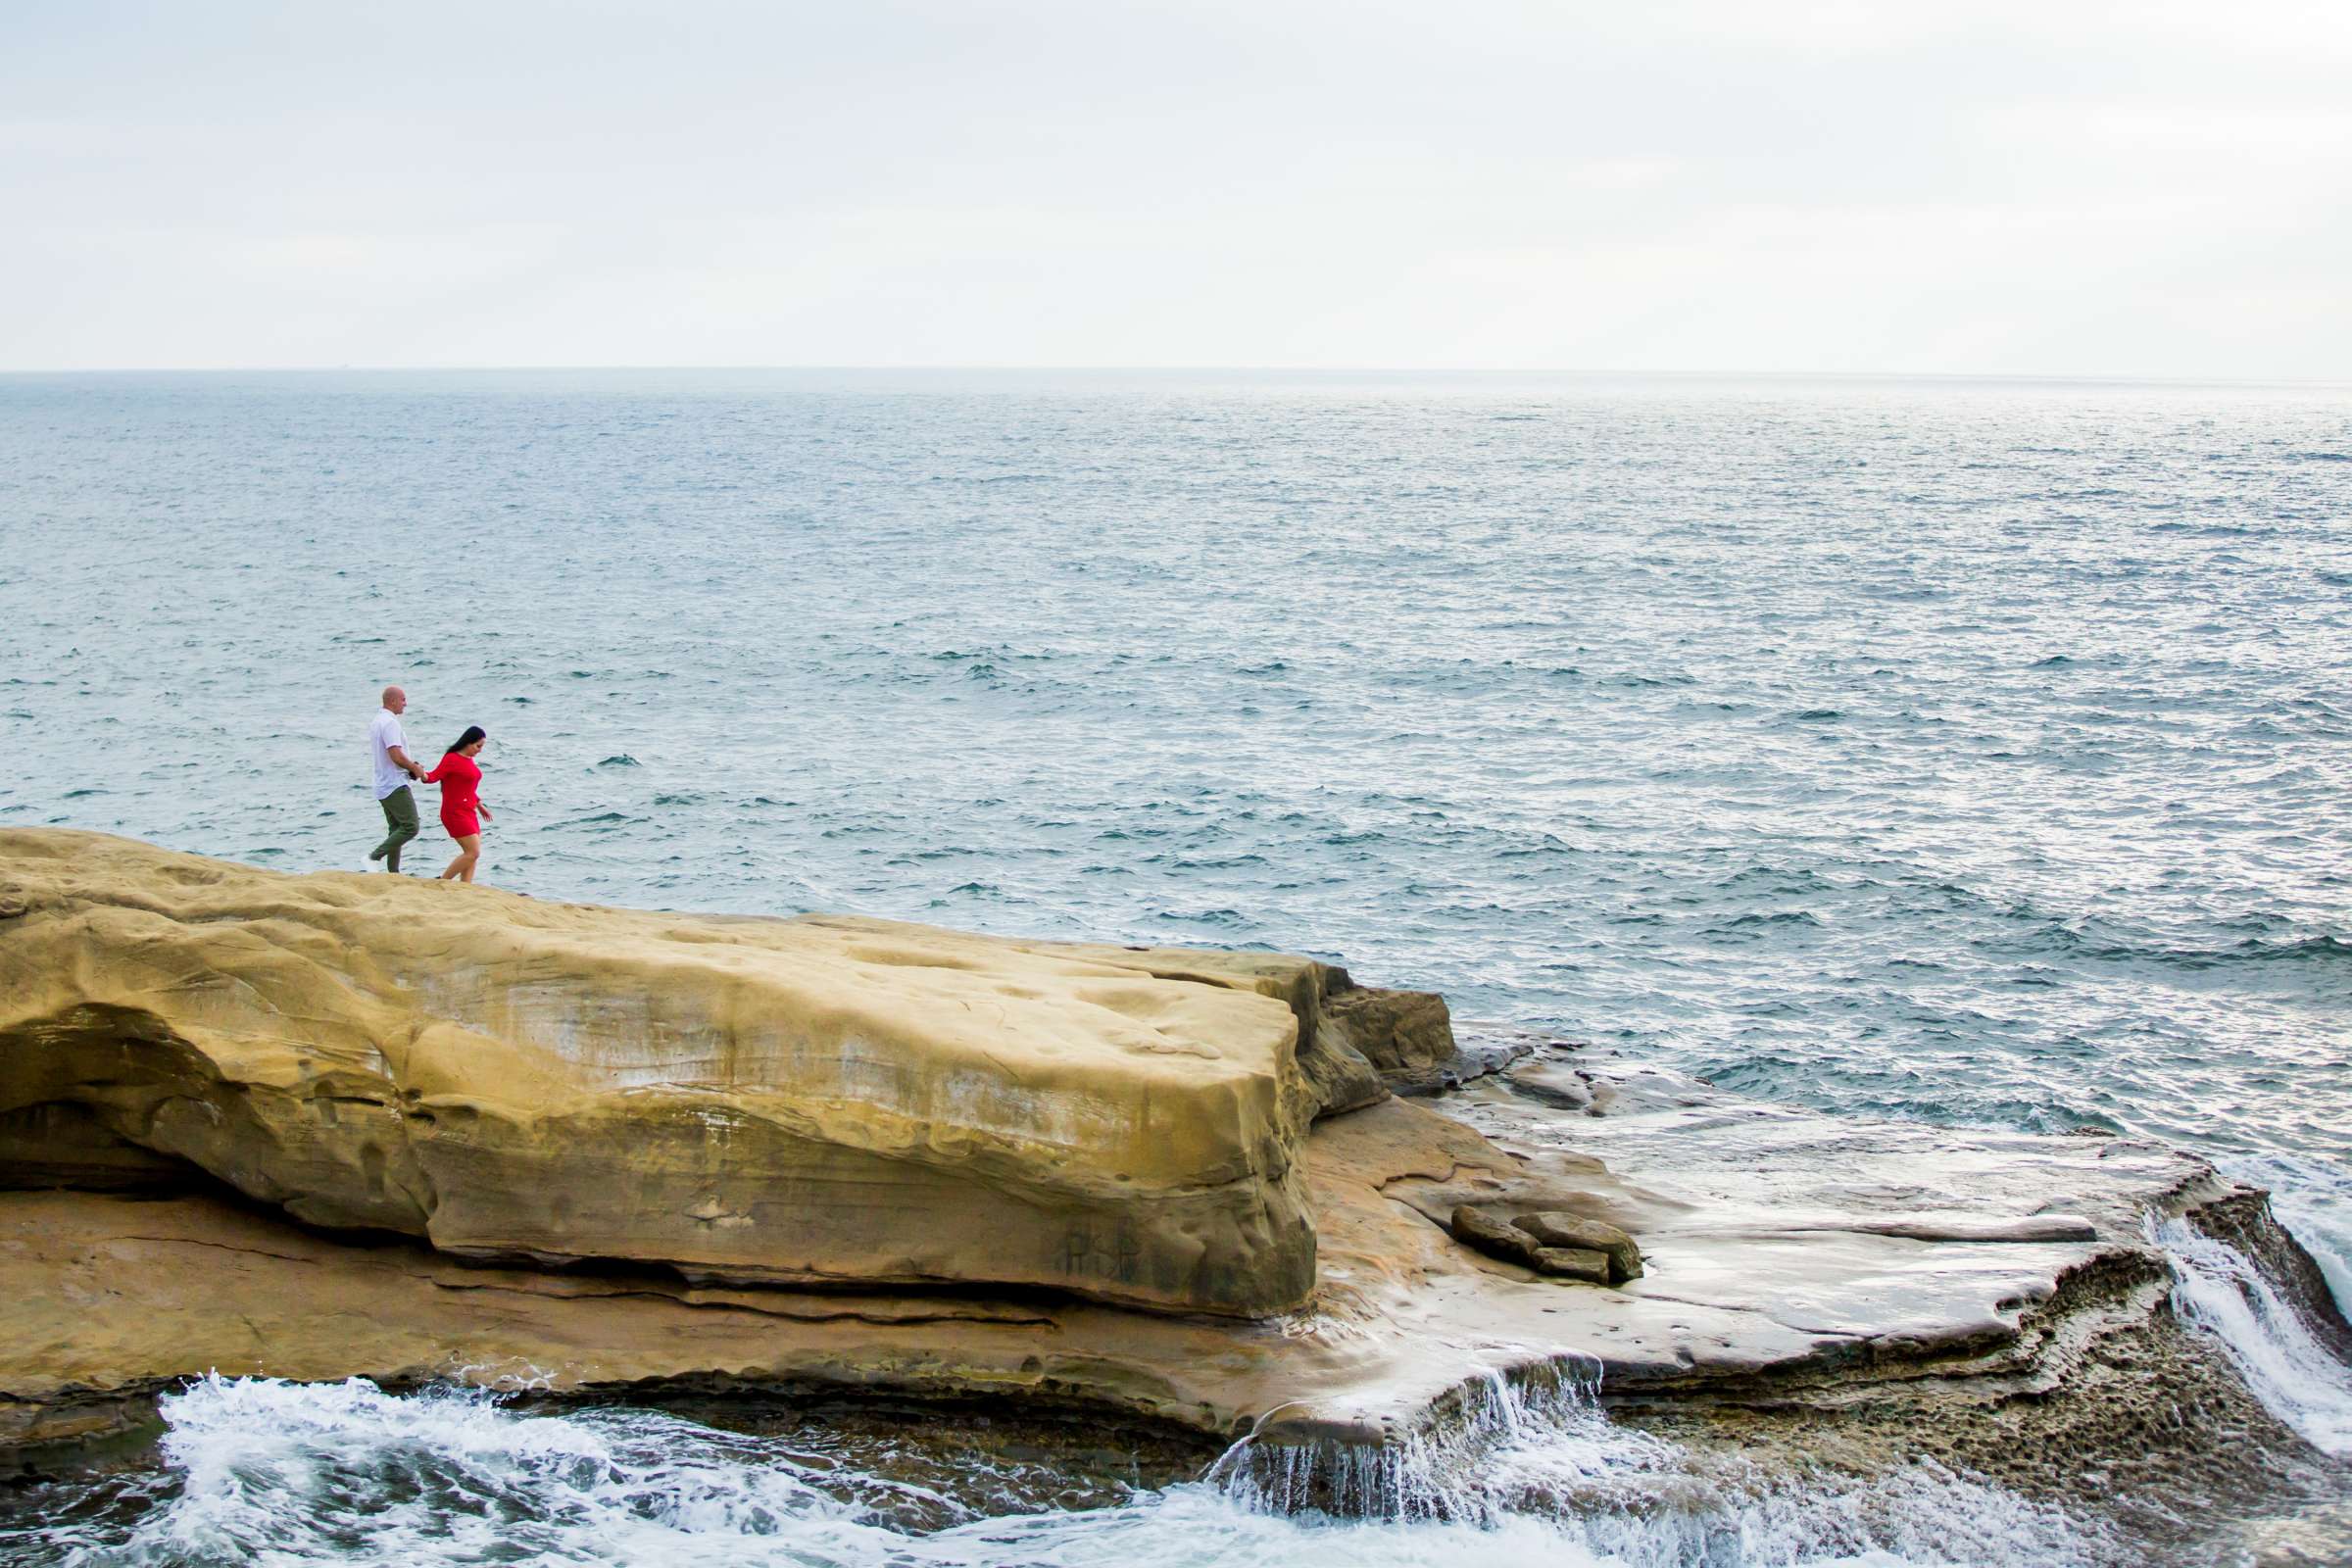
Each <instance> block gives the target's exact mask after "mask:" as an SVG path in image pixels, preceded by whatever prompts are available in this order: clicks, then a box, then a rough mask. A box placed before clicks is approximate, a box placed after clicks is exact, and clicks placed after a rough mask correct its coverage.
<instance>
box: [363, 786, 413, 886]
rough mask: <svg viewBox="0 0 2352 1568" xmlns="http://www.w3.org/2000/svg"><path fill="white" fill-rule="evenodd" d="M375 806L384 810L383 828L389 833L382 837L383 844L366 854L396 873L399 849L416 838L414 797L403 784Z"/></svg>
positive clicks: (398, 864) (398, 866)
mask: <svg viewBox="0 0 2352 1568" xmlns="http://www.w3.org/2000/svg"><path fill="white" fill-rule="evenodd" d="M375 804H376V805H378V806H380V807H382V808H383V809H384V826H386V827H387V828H390V829H391V832H389V833H388V834H386V835H385V836H384V842H383V843H381V844H378V845H377V846H376V847H375V848H374V849H372V850H369V851H368V858H369V859H370V860H381V861H383V862H384V869H385V870H387V871H397V870H399V869H400V852H401V848H402V847H403V846H404V845H406V844H407V843H408V842H409V840H411V839H413V838H415V837H416V836H417V797H416V796H414V795H411V794H410V793H409V787H408V786H407V785H406V784H403V785H402V786H401V787H400V788H398V789H396V790H394V791H393V792H392V793H391V794H389V795H387V796H385V797H384V798H383V799H382V800H380V801H378V802H376V803H375Z"/></svg>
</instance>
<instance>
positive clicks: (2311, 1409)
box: [2149, 1219, 2352, 1457]
mask: <svg viewBox="0 0 2352 1568" xmlns="http://www.w3.org/2000/svg"><path fill="white" fill-rule="evenodd" d="M2149 1230H2150V1235H2151V1236H2152V1238H2153V1239H2154V1240H2155V1242H2156V1243H2157V1245H2159V1246H2161V1247H2162V1248H2163V1249H2164V1250H2165V1253H2166V1255H2167V1256H2168V1257H2169V1258H2170V1260H2171V1262H2172V1269H2173V1305H2174V1309H2175V1310H2176V1311H2178V1312H2179V1313H2180V1316H2181V1317H2182V1318H2183V1319H2185V1320H2186V1321H2188V1322H2189V1323H2192V1324H2194V1325H2196V1326H2197V1327H2198V1328H2200V1329H2203V1330H2204V1331H2205V1332H2207V1333H2209V1334H2211V1335H2212V1336H2213V1337H2214V1338H2215V1339H2216V1340H2217V1341H2218V1342H2220V1344H2221V1347H2222V1349H2223V1351H2224V1352H2225V1353H2226V1354H2227V1355H2228V1356H2229V1359H2230V1361H2231V1363H2232V1364H2234V1365H2235V1366H2236V1368H2237V1371H2238V1375H2239V1376H2240V1377H2242V1378H2244V1379H2245V1381H2246V1386H2247V1387H2248V1388H2250V1389H2251V1390H2253V1392H2254V1396H2255V1397H2256V1398H2258V1399H2260V1400H2261V1401H2262V1403H2263V1406H2264V1408H2266V1409H2268V1410H2269V1411H2270V1412H2271V1413H2272V1414H2273V1415H2275V1416H2277V1417H2278V1419H2279V1420H2281V1421H2283V1422H2285V1423H2286V1424H2287V1425H2288V1426H2291V1427H2293V1428H2294V1429H2295V1430H2296V1431H2297V1432H2299V1433H2301V1434H2302V1435H2303V1437H2304V1438H2305V1439H2306V1440H2307V1441H2309V1442H2310V1443H2311V1444H2312V1446H2315V1447H2317V1448H2319V1449H2320V1450H2321V1451H2322V1452H2325V1453H2329V1454H2334V1455H2337V1456H2339V1457H2341V1456H2344V1455H2347V1454H2352V1367H2346V1366H2345V1365H2344V1363H2343V1362H2342V1361H2340V1360H2338V1359H2336V1357H2335V1355H2334V1354H2333V1353H2332V1352H2331V1351H2330V1350H2329V1349H2328V1348H2327V1346H2326V1345H2325V1344H2323V1343H2322V1342H2321V1340H2320V1338H2319V1336H2318V1335H2317V1334H2316V1333H2314V1332H2313V1329H2312V1326H2311V1324H2310V1323H2309V1322H2308V1321H2306V1319H2305V1318H2304V1316H2303V1314H2302V1313H2301V1312H2299V1311H2297V1310H2296V1308H2295V1305H2294V1303H2293V1302H2292V1301H2290V1300H2288V1299H2286V1298H2285V1297H2284V1296H2282V1295H2281V1294H2280V1293H2279V1291H2278V1287H2277V1286H2276V1285H2275V1284H2274V1283H2273V1281H2272V1280H2271V1279H2270V1278H2269V1277H2268V1276H2267V1275H2265V1274H2264V1273H2263V1271H2262V1270H2261V1269H2260V1268H2259V1267H2257V1266H2256V1264H2255V1262H2254V1260H2253V1259H2252V1258H2250V1257H2248V1256H2247V1255H2246V1254H2245V1253H2244V1252H2242V1251H2240V1250H2237V1249H2236V1248H2234V1247H2232V1246H2230V1245H2229V1243H2227V1242H2223V1241H2217V1240H2216V1239H2214V1238H2213V1237H2210V1236H2206V1235H2204V1234H2202V1233H2201V1232H2199V1231H2197V1230H2196V1229H2194V1228H2193V1227H2192V1226H2190V1225H2189V1224H2188V1223H2187V1222H2185V1221H2183V1220H2180V1219H2167V1220H2162V1221H2158V1222H2155V1223H2153V1224H2152V1225H2151V1226H2150V1227H2149Z"/></svg>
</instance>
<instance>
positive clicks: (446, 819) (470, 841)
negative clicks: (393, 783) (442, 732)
mask: <svg viewBox="0 0 2352 1568" xmlns="http://www.w3.org/2000/svg"><path fill="white" fill-rule="evenodd" d="M489 738H490V736H489V733H488V732H487V731H486V730H484V729H483V728H482V726H481V725H479V724H468V725H466V733H465V734H463V735H461V736H459V737H458V744H457V745H455V746H452V747H451V748H450V749H449V750H448V751H446V752H444V753H442V754H441V765H440V766H438V767H436V768H434V769H433V770H432V771H431V772H430V773H427V774H425V775H424V781H425V782H426V783H427V784H438V785H440V786H441V825H442V827H444V828H446V829H447V830H448V832H449V836H450V837H451V838H453V839H456V840H457V841H458V851H459V854H458V858H456V859H454V860H452V861H450V862H449V869H447V870H446V871H443V872H442V873H441V875H440V877H439V879H438V880H440V881H443V882H447V881H448V880H450V879H451V878H452V877H455V878H456V879H457V880H459V881H460V882H470V881H472V880H473V868H474V866H475V865H476V864H477V863H479V862H480V860H481V858H482V823H483V822H487V821H490V820H492V818H491V815H490V808H488V807H487V806H484V805H483V804H482V801H481V795H480V793H479V792H480V790H481V787H482V770H481V768H480V767H478V766H476V765H475V763H474V759H475V758H477V757H479V756H481V755H482V742H484V741H486V740H488V739H489ZM476 812H479V813H480V816H479V819H478V820H477V819H476V816H475V813H476Z"/></svg>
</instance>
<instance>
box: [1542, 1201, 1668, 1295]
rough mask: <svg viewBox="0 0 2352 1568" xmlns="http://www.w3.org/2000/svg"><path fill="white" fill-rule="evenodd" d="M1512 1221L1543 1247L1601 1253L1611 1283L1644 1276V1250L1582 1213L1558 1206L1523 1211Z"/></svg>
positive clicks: (1628, 1238) (1631, 1239)
mask: <svg viewBox="0 0 2352 1568" xmlns="http://www.w3.org/2000/svg"><path fill="white" fill-rule="evenodd" d="M1511 1224H1512V1225H1514V1226H1515V1227H1517V1228H1518V1229H1520V1230H1522V1231H1525V1232H1526V1233H1527V1234H1528V1235H1530V1236H1532V1237H1534V1238H1535V1239H1536V1241H1537V1242H1538V1243H1539V1244H1541V1245H1542V1246H1544V1247H1551V1248H1574V1249H1579V1250H1592V1251H1596V1252H1599V1253H1600V1254H1601V1255H1602V1256H1604V1257H1605V1258H1606V1259H1607V1260H1608V1278H1607V1283H1609V1284H1619V1283H1622V1282H1623V1281H1626V1280H1638V1279H1640V1278H1641V1277H1642V1249H1641V1248H1640V1247H1638V1246H1636V1245H1635V1242H1634V1239H1633V1238H1632V1237H1631V1236H1628V1235H1627V1234H1626V1233H1625V1232H1623V1231H1621V1230H1619V1229H1618V1228H1617V1227H1616V1226H1614V1225H1610V1224H1607V1223H1605V1222H1603V1221H1601V1220H1596V1219H1587V1218H1585V1217H1584V1216H1583V1215H1581V1214H1569V1213H1564V1212H1562V1211H1561V1210H1559V1209H1552V1210H1549V1211H1547V1212H1544V1213H1538V1214H1520V1215H1518V1216H1516V1217H1514V1218H1513V1219H1512V1221H1511Z"/></svg>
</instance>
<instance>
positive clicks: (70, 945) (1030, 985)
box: [0, 831, 1445, 1315]
mask: <svg viewBox="0 0 2352 1568" xmlns="http://www.w3.org/2000/svg"><path fill="white" fill-rule="evenodd" d="M0 906H4V907H8V908H11V909H14V910H16V911H18V912H15V913H13V914H11V915H9V916H7V917H6V918H4V919H0V1182H4V1184H6V1185H15V1186H39V1185H47V1186H63V1187H85V1188H99V1189H115V1190H121V1189H124V1188H137V1187H141V1186H149V1187H152V1186H154V1185H156V1184H157V1183H159V1182H161V1183H167V1184H168V1183H169V1182H171V1181H172V1179H174V1177H175V1175H178V1174H184V1173H185V1172H187V1171H188V1170H189V1168H190V1167H193V1168H195V1169H196V1170H200V1171H202V1172H204V1173H206V1174H207V1175H209V1176H211V1177H213V1178H216V1179H218V1180H219V1181H221V1182H223V1183H225V1184H227V1185H228V1186H229V1187H232V1188H234V1189H236V1190H237V1191H238V1192H240V1193H243V1194H245V1195H247V1196H248V1197H250V1198H253V1199H257V1200H260V1201H263V1202H266V1203H270V1204H273V1205H276V1206H278V1207H280V1208H282V1209H283V1210H284V1211H285V1212H286V1213H288V1214H289V1215H291V1216H293V1217H294V1218H296V1219H298V1220H301V1221H304V1222H306V1223H308V1224H311V1225H315V1226H319V1227H325V1228H330V1229H337V1230H374V1231H390V1232H396V1233H400V1234H403V1235H409V1236H415V1237H419V1238H421V1239H423V1240H425V1241H427V1242H429V1243H430V1244H431V1246H432V1247H434V1248H435V1249H436V1250H441V1251H443V1252H448V1253H452V1254H457V1255H460V1256H466V1257H473V1258H485V1259H510V1260H530V1261H536V1262H539V1263H570V1262H579V1261H587V1260H593V1261H600V1262H626V1263H640V1264H660V1265H664V1266H668V1267H671V1268H674V1269H676V1270H678V1271H679V1272H680V1273H681V1274H682V1275H684V1276H686V1277H688V1278H691V1279H697V1280H704V1281H728V1282H735V1283H746V1282H753V1283H771V1284H772V1283H783V1282H790V1283H803V1284H818V1285H833V1286H853V1285H854V1286H860V1287H868V1288H870V1287H875V1286H886V1285H897V1286H906V1285H925V1286H950V1285H955V1286H983V1285H985V1286H1029V1287H1046V1288H1051V1289H1054V1290H1061V1291H1067V1292H1071V1293H1074V1294H1077V1295H1081V1296H1086V1297H1091V1298H1095V1299H1103V1300H1108V1301H1116V1302H1120V1303H1123V1304H1128V1305H1133V1306H1140V1307H1147V1308H1155V1309H1174V1310H1192V1311H1204V1312H1212V1313H1230V1314H1236V1315H1263V1314H1268V1313H1274V1312H1280V1311H1283V1310H1286V1309H1289V1308H1292V1307H1295V1306H1298V1305H1299V1304H1300V1303H1302V1302H1303V1301H1304V1300H1305V1299H1307V1297H1308V1295H1309V1293H1310V1291H1311V1290H1312V1287H1313V1284H1314V1279H1315V1233H1314V1227H1313V1221H1312V1216H1311V1214H1310V1213H1309V1210H1308V1205H1307V1201H1306V1196H1305V1190H1304V1186H1303V1183H1302V1180H1301V1177H1300V1174H1299V1147H1300V1144H1301V1142H1302V1140H1303V1139H1304V1137H1305V1135H1306V1130H1307V1127H1308V1125H1309V1124H1310V1123H1311V1122H1312V1121H1313V1120H1314V1118H1315V1117H1317V1116H1318V1115H1321V1114H1324V1113H1325V1112H1327V1111H1330V1110H1333V1109H1345V1108H1350V1107H1353V1106H1359V1105H1363V1104H1367V1103H1372V1102H1375V1101H1377V1100H1379V1099H1381V1098H1383V1097H1384V1096H1385V1093H1386V1091H1385V1089H1384V1088H1383V1087H1382V1085H1381V1083H1380V1080H1379V1078H1378V1075H1377V1073H1376V1072H1375V1071H1374V1069H1373V1068H1372V1066H1371V1065H1370V1063H1368V1062H1367V1061H1366V1060H1365V1058H1364V1057H1363V1055H1362V1054H1360V1053H1359V1052H1357V1051H1356V1050H1355V1049H1354V1047H1353V1046H1352V1045H1351V1043H1350V1042H1351V1040H1352V1039H1353V1038H1355V1037H1357V1036H1361V1037H1364V1038H1367V1039H1373V1040H1378V1041H1382V1042H1392V1041H1394V1040H1395V1039H1396V1038H1397V1036H1398V1034H1399V1025H1398V1023H1397V1019H1398V1018H1399V1017H1401V1018H1403V1019H1404V1020H1405V1022H1404V1025H1403V1028H1402V1033H1404V1034H1405V1035H1406V1036H1407V1037H1409V1038H1413V1039H1419V1040H1426V1039H1428V1038H1431V1037H1434V1036H1435V1035H1436V1034H1437V1033H1440V1032H1442V1031H1443V1030H1444V1023H1445V1019H1444V1004H1443V1003H1442V1002H1439V1001H1437V999H1435V998H1432V997H1428V996H1426V995H1424V994H1413V993H1386V992H1379V991H1372V990H1368V989H1365V988H1360V987H1356V986H1354V985H1353V984H1352V982H1350V981H1349V980H1348V977H1347V975H1346V973H1345V972H1344V971H1341V970H1338V969H1336V968H1333V967H1331V966H1328V965H1324V964H1320V963H1317V962H1314V961H1312V960H1310V959H1306V958H1297V957H1288V956H1280V955H1273V954H1262V955H1261V954H1213V953H1199V952H1174V951H1160V950H1132V949H1125V948H1116V947H1095V946H1074V945H1057V944H1047V943H1022V942H1008V941H997V940H991V939H987V938H980V937H971V936H963V935H958V934H956V933H951V932H945V931H938V930H932V929H929V928H925V927H917V926H903V925H896V924H892V923H889V922H884V921H876V920H858V919H844V918H832V917H815V918H805V919H800V920H764V919H744V918H724V917H708V916H688V915H674V914H658V913H644V912H638V911H632V910H621V909H606V908H595V907H583V906H565V905H555V904H545V903H538V902H534V901H532V900H530V899H527V898H524V897H521V896H518V895H515V894H511V893H503V892H498V891H495V890H491V889H486V888H460V887H456V886H453V885H448V884H438V883H432V882H425V881H420V880H415V879H403V878H397V877H390V876H383V875H363V874H359V873H348V874H346V873H320V874H317V875H312V876H303V877H295V876H286V875H282V874H279V873H274V872H270V871H263V870H257V869H254V868H252V867H248V866H242V865H234V864H230V863H227V862H224V861H219V860H210V859H203V858H198V857H194V856H187V855H176V854H172V853H170V852H167V851H162V850H158V849H154V848H152V847H150V846H146V845H141V844H136V843H132V842H129V841H126V840H122V839H114V838H108V837H104V836H101V835H97V834H88V833H72V832H57V831H8V832H0Z"/></svg>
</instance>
